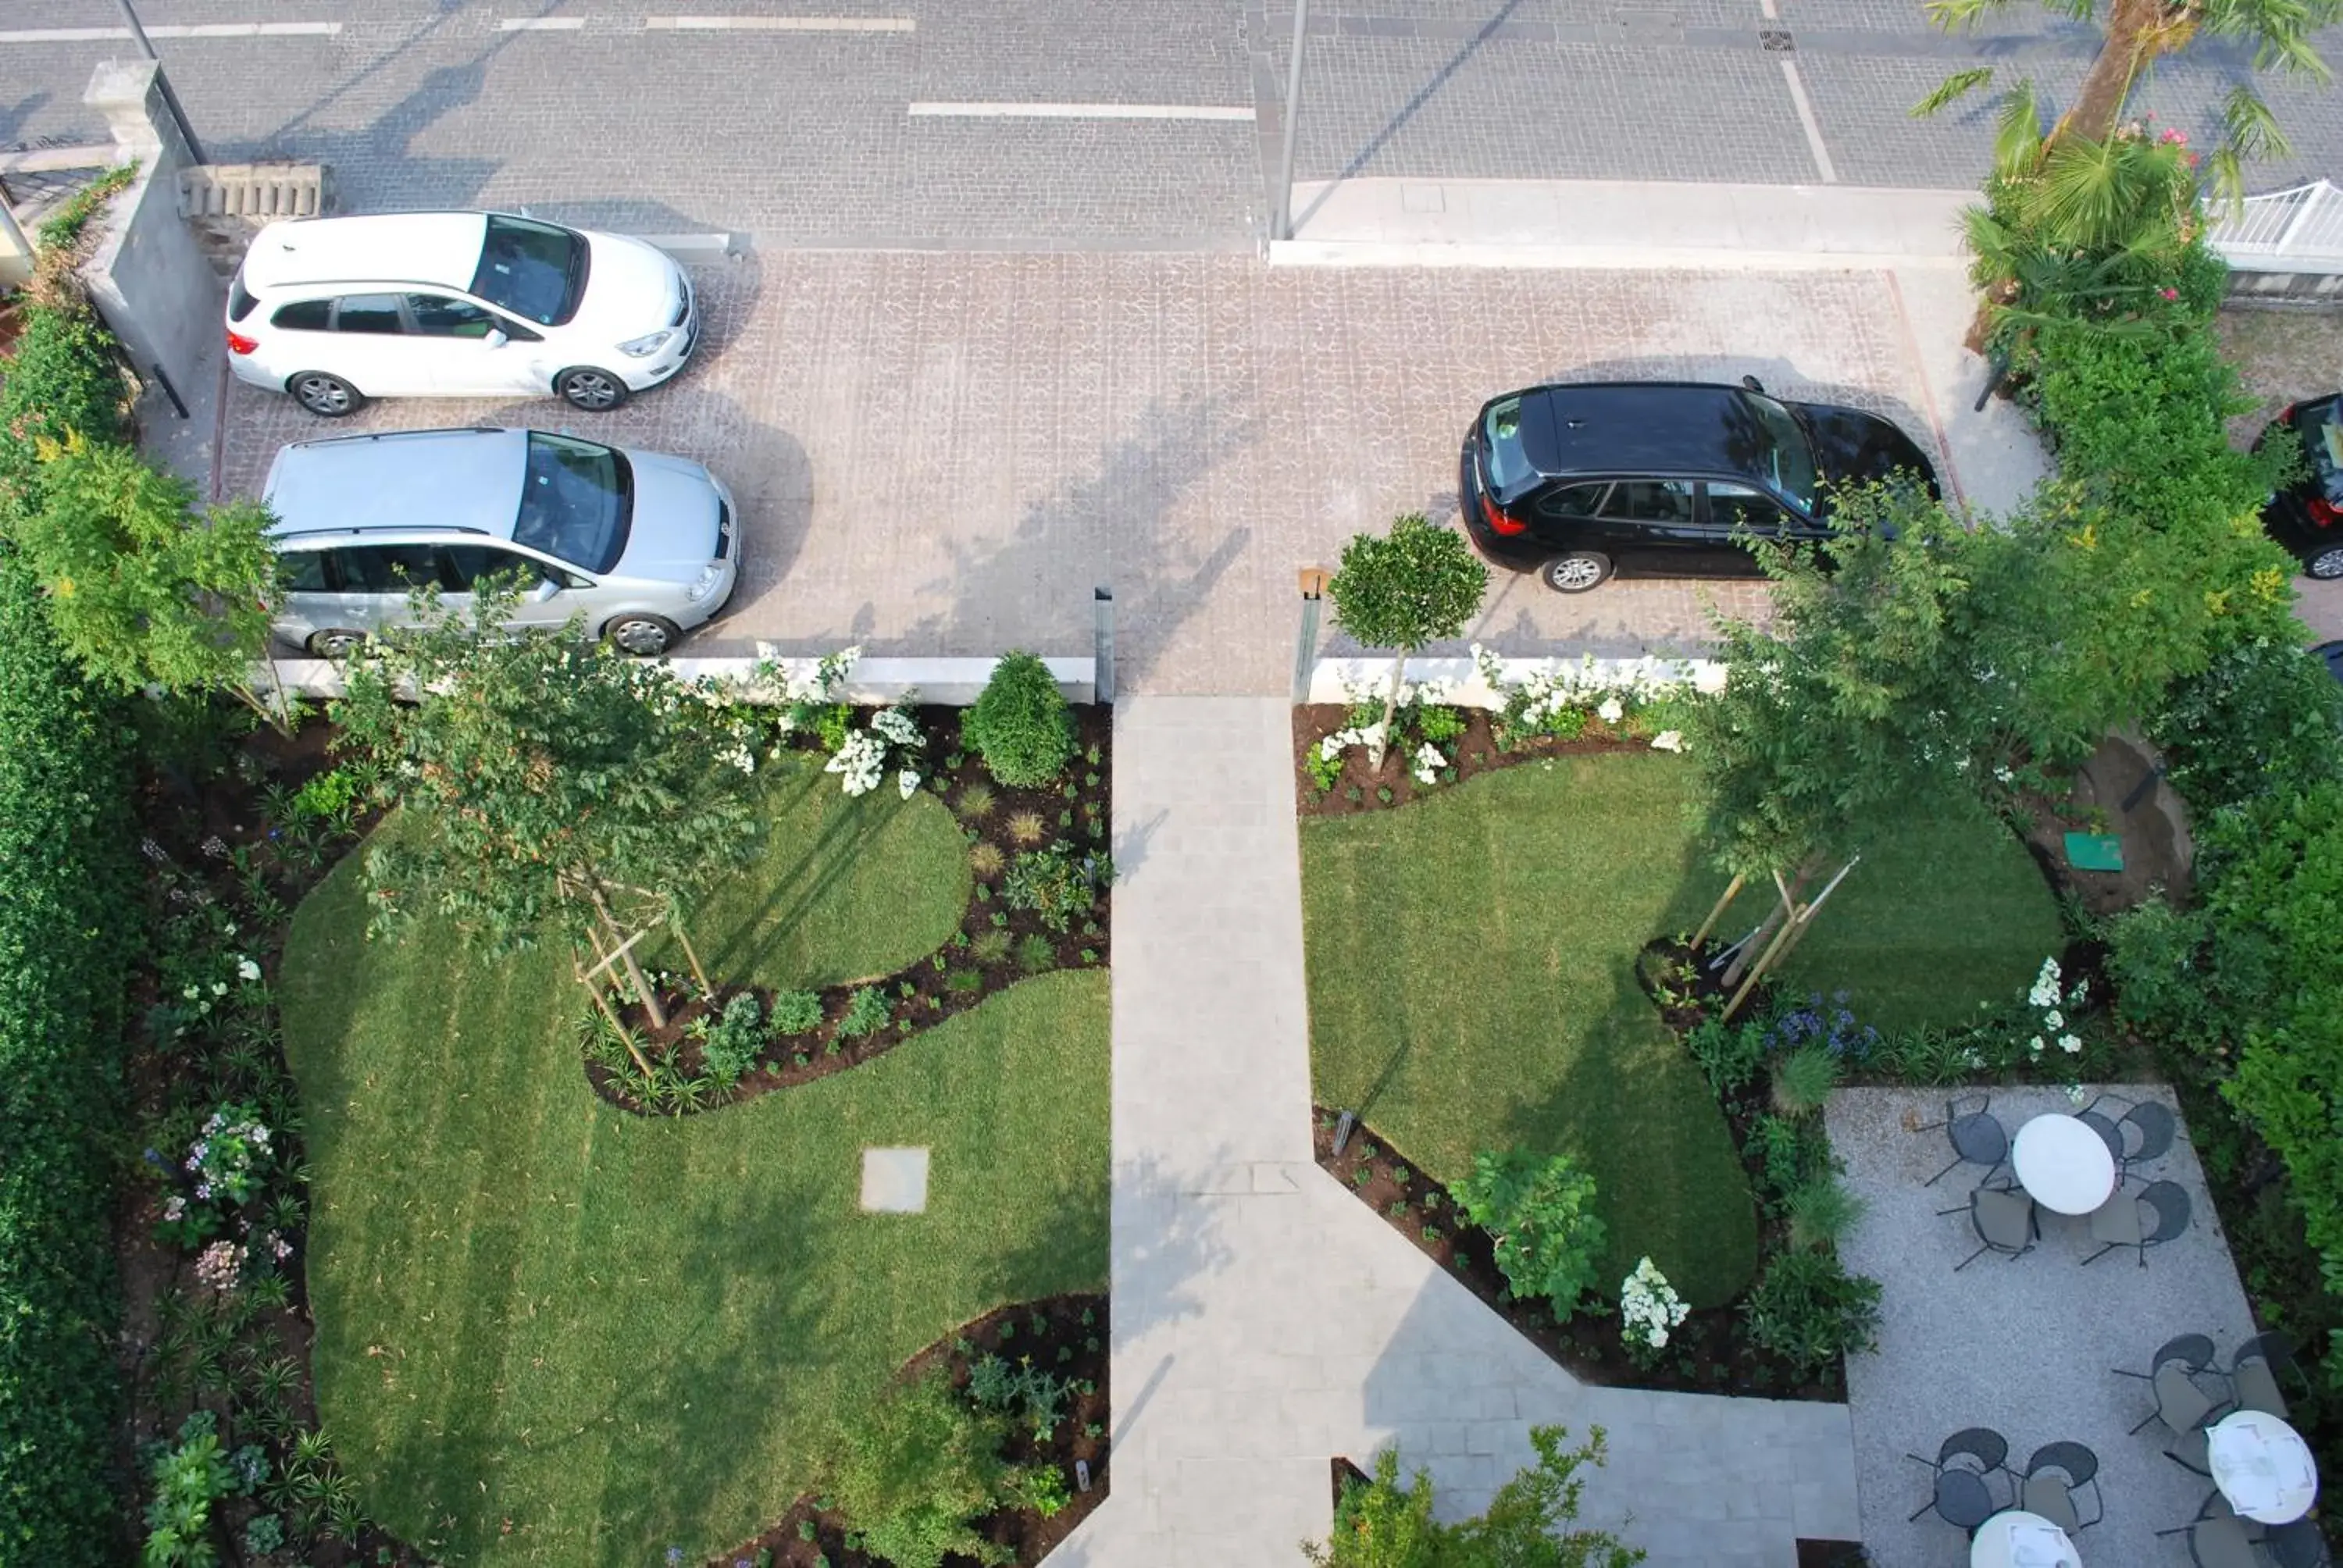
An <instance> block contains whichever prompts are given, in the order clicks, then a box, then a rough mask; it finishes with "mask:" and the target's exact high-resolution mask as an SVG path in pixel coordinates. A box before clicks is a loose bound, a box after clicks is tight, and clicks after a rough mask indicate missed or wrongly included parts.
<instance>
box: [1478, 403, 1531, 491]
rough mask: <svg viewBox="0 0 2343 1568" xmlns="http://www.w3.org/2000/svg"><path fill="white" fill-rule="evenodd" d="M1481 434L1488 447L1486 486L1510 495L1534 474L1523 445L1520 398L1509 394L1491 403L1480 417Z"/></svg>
mask: <svg viewBox="0 0 2343 1568" xmlns="http://www.w3.org/2000/svg"><path fill="white" fill-rule="evenodd" d="M1481 434H1482V436H1483V437H1484V438H1485V439H1486V443H1487V446H1488V448H1489V488H1490V489H1491V490H1493V491H1494V492H1495V493H1496V494H1497V495H1498V496H1500V497H1507V496H1511V495H1513V493H1514V492H1515V491H1517V490H1519V489H1520V488H1521V487H1522V486H1523V485H1524V484H1527V483H1528V482H1529V481H1530V480H1531V479H1532V478H1534V477H1536V472H1537V471H1536V470H1535V469H1534V468H1533V467H1530V456H1529V453H1527V452H1526V451H1524V450H1523V448H1522V400H1521V399H1520V398H1518V397H1508V398H1506V399H1505V400H1504V401H1503V402H1502V403H1492V404H1490V405H1489V411H1488V413H1487V414H1486V415H1484V416H1483V417H1482V419H1481Z"/></svg>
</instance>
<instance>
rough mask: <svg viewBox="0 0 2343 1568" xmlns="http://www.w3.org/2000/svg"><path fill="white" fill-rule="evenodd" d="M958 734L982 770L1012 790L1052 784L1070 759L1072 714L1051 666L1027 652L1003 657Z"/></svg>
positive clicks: (1072, 736)
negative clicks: (1052, 673)
mask: <svg viewBox="0 0 2343 1568" xmlns="http://www.w3.org/2000/svg"><path fill="white" fill-rule="evenodd" d="M960 740H961V743H962V744H964V745H965V746H967V747H968V749H970V750H971V751H974V752H975V753H976V754H977V755H978V756H979V757H981V758H982V759H984V768H985V771H986V772H988V773H990V774H991V775H992V776H993V778H994V779H998V780H1000V781H1001V783H1003V784H1006V785H1008V786H1009V787H1010V788H1011V789H1037V788H1039V787H1040V786H1041V785H1044V784H1047V783H1050V782H1051V780H1053V779H1056V778H1057V777H1058V775H1059V774H1061V773H1062V772H1064V771H1065V770H1066V764H1067V763H1068V762H1070V761H1071V760H1072V759H1073V755H1074V718H1073V713H1072V711H1071V709H1068V708H1067V706H1066V699H1065V694H1064V693H1063V692H1061V691H1060V690H1059V689H1058V681H1057V678H1056V677H1055V676H1052V675H1051V673H1050V667H1049V666H1048V665H1046V664H1043V663H1042V662H1041V660H1040V659H1039V658H1035V657H1034V656H1033V655H1031V654H1030V653H1005V654H1002V655H1001V659H1000V662H999V663H997V664H995V665H994V666H993V667H992V678H990V680H987V681H986V682H985V683H984V689H983V690H982V691H981V692H980V693H978V695H977V699H976V701H975V702H973V703H972V704H970V707H969V709H968V711H967V712H966V713H964V714H962V715H961V716H960Z"/></svg>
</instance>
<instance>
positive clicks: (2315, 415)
mask: <svg viewBox="0 0 2343 1568" xmlns="http://www.w3.org/2000/svg"><path fill="white" fill-rule="evenodd" d="M2335 410H2336V404H2335V401H2334V400H2333V399H2332V398H2330V399H2328V401H2326V402H2324V403H2313V404H2311V405H2309V406H2308V407H2303V408H2299V409H2298V410H2296V412H2295V416H2294V422H2295V426H2296V427H2297V428H2298V429H2299V430H2300V431H2301V432H2302V449H2303V452H2304V453H2305V454H2306V455H2307V456H2308V457H2309V458H2310V477H2312V478H2313V479H2315V480H2317V481H2318V491H2319V494H2321V495H2323V496H2325V497H2326V498H2328V500H2329V501H2331V502H2334V503H2336V504H2338V505H2343V424H2338V423H2337V422H2336V418H2335Z"/></svg>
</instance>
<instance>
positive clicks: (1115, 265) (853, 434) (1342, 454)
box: [223, 251, 2006, 693]
mask: <svg viewBox="0 0 2343 1568" xmlns="http://www.w3.org/2000/svg"><path fill="white" fill-rule="evenodd" d="M695 276H697V277H698V278H699V282H700V287H701V297H702V299H703V301H704V302H705V305H706V308H707V312H708V328H707V347H705V348H703V349H702V351H701V354H700V357H699V360H698V361H697V362H696V363H695V364H693V365H692V366H691V367H689V368H688V369H686V370H685V371H684V372H683V374H682V375H681V376H680V377H678V378H677V380H676V381H675V382H673V383H672V384H670V385H669V386H667V387H661V388H659V389H657V390H655V391H653V392H651V393H649V394H646V395H644V396H642V397H638V398H636V399H635V400H634V401H633V402H632V403H630V404H629V405H628V407H625V408H623V409H621V410H619V411H618V412H617V413H615V414H612V415H608V416H603V417H593V416H588V415H584V414H580V413H578V412H576V411H574V410H571V409H569V408H568V407H566V406H564V405H561V404H558V403H554V402H551V401H538V402H514V403H509V404H499V403H497V402H495V401H479V400H471V401H461V402H458V401H441V400H432V399H402V400H399V401H397V402H387V403H381V404H377V405H376V406H374V407H370V408H368V409H367V410H366V411H365V412H363V413H362V414H360V415H359V416H357V417H355V418H353V419H350V420H348V421H346V422H343V423H341V424H339V425H335V424H329V423H327V422H322V421H318V420H317V419H314V418H312V417H310V416H308V415H307V414H305V413H303V412H302V411H301V410H300V409H298V408H297V407H295V406H294V405H293V404H292V403H291V402H290V400H289V399H287V398H284V397H277V396H275V395H271V394H266V393H262V392H258V391H256V390H253V389H251V388H248V387H244V386H242V385H241V384H238V385H236V387H233V388H232V389H231V394H230V397H229V398H228V403H227V421H228V423H227V429H226V437H225V440H224V443H223V445H224V448H225V450H224V453H223V476H224V479H225V485H226V489H227V490H228V491H229V492H230V493H235V494H247V493H252V492H253V491H255V490H256V488H257V487H258V485H259V483H260V481H261V479H262V477H263V476H264V474H265V473H266V467H267V465H268V462H269V460H270V459H271V457H273V455H274V453H275V451H276V449H277V447H278V445H279V444H281V443H283V442H286V441H288V440H298V439H309V438H314V437H322V436H331V435H337V434H355V433H358V432H361V431H366V430H379V429H391V428H411V427H430V426H445V425H453V424H483V423H486V424H495V423H507V424H534V425H538V426H543V427H554V428H559V427H568V428H571V429H574V430H576V431H577V432H578V433H580V434H602V435H607V436H608V437H609V438H612V439H615V440H618V441H620V442H624V443H630V444H634V445H639V446H641V447H648V448H650V449H652V450H664V451H672V452H679V453H682V454H684V455H686V456H689V457H697V458H700V459H702V460H704V461H706V462H707V463H709V465H710V466H711V467H713V468H714V469H715V470H716V471H717V472H718V473H719V474H720V475H722V476H723V477H725V478H726V479H728V480H729V482H730V484H731V485H732V487H733V488H734V490H735V491H736V492H737V493H738V495H739V498H740V501H741V504H742V509H743V514H744V529H745V532H744V542H743V551H744V556H743V568H742V569H743V584H742V588H741V589H740V591H739V594H738V595H737V596H736V598H735V600H734V604H733V607H732V609H731V611H730V613H729V618H727V619H726V620H724V621H722V622H719V625H718V627H717V628H713V629H712V630H711V631H710V632H709V633H704V634H702V635H701V636H700V637H699V638H697V639H696V640H695V641H694V642H693V643H692V644H691V645H690V646H691V648H692V649H693V651H695V652H703V653H722V652H748V651H749V650H750V648H752V646H753V645H754V644H755V643H757V642H759V641H765V642H770V643H774V644H776V645H778V646H779V648H781V650H782V651H784V652H790V653H805V652H820V651H824V650H826V649H829V648H835V647H839V646H840V645H843V644H845V643H847V642H850V641H851V642H860V643H861V644H863V645H864V647H865V648H868V649H869V650H870V652H872V653H874V654H880V653H884V654H950V655H980V654H989V653H994V652H998V651H999V650H1000V649H1001V648H1003V647H1008V646H1028V647H1032V648H1036V649H1038V650H1039V651H1042V652H1047V653H1073V654H1079V653H1086V652H1088V651H1089V650H1090V642H1091V593H1092V589H1093V588H1096V587H1097V586H1099V585H1101V584H1104V585H1109V586H1111V588H1113V590H1114V593H1115V598H1116V605H1117V612H1118V618H1119V619H1118V625H1119V631H1120V648H1119V651H1120V655H1121V683H1122V686H1123V688H1124V689H1129V690H1151V691H1186V692H1208V691H1210V692H1252V693H1269V692H1277V691H1283V690H1285V689H1287V685H1288V681H1289V678H1290V671H1291V668H1292V638H1293V636H1294V632H1295V628H1296V624H1297V608H1296V601H1295V592H1294V576H1293V574H1294V572H1295V570H1296V568H1300V567H1303V566H1309V565H1327V566H1331V565H1332V564H1333V562H1334V560H1335V559H1336V558H1337V557H1338V556H1339V554H1340V551H1341V548H1342V542H1343V540H1344V539H1346V538H1348V537H1349V536H1350V535H1352V534H1353V533H1354V532H1356V531H1358V530H1360V529H1363V528H1380V527H1383V526H1384V525H1386V524H1387V523H1388V521H1389V520H1390V518H1392V517H1393V515H1395V514H1396V513H1399V512H1401V511H1405V510H1412V509H1422V510H1424V511H1426V512H1429V513H1430V514H1432V515H1433V516H1434V517H1435V518H1453V516H1454V508H1455V485H1456V451H1457V446H1458V443H1459V441H1460V439H1461V437H1462V436H1463V430H1464V427H1465V426H1466V425H1467V424H1468V423H1469V422H1470V420H1471V419H1472V417H1473V413H1474V412H1475V410H1476V409H1477V408H1478V407H1479V406H1480V405H1481V403H1482V402H1483V400H1484V399H1485V398H1487V397H1492V396H1493V395H1495V394H1496V393H1498V392H1501V391H1504V390H1507V389H1510V388H1512V387H1520V386H1525V385H1530V384H1534V383H1535V382H1538V381H1541V380H1547V379H1595V378H1622V379H1630V378H1654V377H1685V378H1694V379H1721V380H1733V379H1736V378H1738V377H1740V376H1741V375H1743V374H1745V373H1754V374H1755V375H1756V376H1758V377H1760V378H1761V379H1762V380H1763V381H1764V382H1765V385H1766V386H1767V387H1769V388H1770V389H1772V390H1774V391H1775V392H1777V393H1779V394H1781V395H1783V396H1785V397H1806V398H1815V399H1821V400H1826V401H1841V402H1847V403H1853V404H1855V405H1857V406H1860V407H1868V408H1872V409H1875V410H1877V411H1879V412H1882V413H1885V414H1886V415H1888V416H1890V417H1894V418H1895V419H1896V421H1897V422H1898V423H1899V424H1901V425H1902V426H1903V427H1905V428H1906V430H1908V431H1910V432H1911V433H1912V435H1913V436H1914V437H1916V439H1918V440H1919V441H1920V443H1921V445H1922V446H1923V447H1924V448H1936V449H1938V450H1939V451H1940V452H1941V447H1940V446H1939V442H1938V438H1937V437H1936V416H1935V415H1934V414H1932V413H1931V412H1930V410H1931V408H1932V407H1936V408H1938V409H1942V408H1944V407H1950V406H1952V404H1953V398H1952V397H1947V396H1946V395H1945V394H1943V393H1940V392H1932V390H1931V386H1930V373H1928V372H1927V371H1926V367H1925V366H1924V362H1923V361H1922V359H1921V357H1920V353H1919V350H1918V347H1917V342H1918V339H1917V338H1916V337H1915V336H1914V334H1913V333H1912V331H1911V327H1910V321H1909V318H1908V316H1907V306H1909V305H1910V304H1911V303H1912V302H1914V301H1915V300H1916V298H1917V297H1916V295H1915V294H1914V293H1913V288H1914V286H1915V285H1914V284H1913V282H1912V280H1911V279H1909V278H1906V279H1905V280H1904V281H1903V282H1902V283H1901V284H1899V282H1898V279H1897V276H1896V275H1893V274H1889V273H1885V272H1878V271H1865V270H1847V271H1821V272H1804V273H1797V274H1787V275H1770V274H1742V273H1733V272H1697V271H1687V272H1667V273H1651V274H1646V273H1638V272H1634V271H1623V270H1605V271H1583V272H1521V271H1476V272H1439V271H1430V272H1427V271H1416V270H1387V269H1361V270H1348V269H1318V268H1278V267H1268V266H1262V264H1261V263H1260V262H1258V261H1256V260H1253V259H1252V258H1250V257H1242V256H1159V255H1137V254H1125V255H1077V254H1023V255H984V256H967V255H962V256H938V255H933V254H927V253H917V252H804V251H799V252H781V253H775V254H751V255H749V256H744V257H741V258H739V259H736V260H734V261H731V262H728V263H724V264H720V265H718V266H709V267H702V268H699V269H697V271H696V273H695ZM1947 280H1948V281H1947V286H1954V285H1956V282H1957V280H1956V279H1951V278H1950V275H1949V274H1948V275H1947ZM1955 352H1956V351H1955ZM1956 396H1957V394H1956ZM2005 439H2006V437H2005V435H2004V434H2003V433H2000V432H1993V431H1988V432H1986V433H1985V434H1984V435H1983V436H1981V437H1979V440H1980V442H1981V443H1982V445H1980V447H1979V450H1980V451H1984V452H1986V457H1987V458H1990V457H1991V450H1990V448H1992V447H1993V444H1994V443H1997V442H2003V441H2005ZM1956 456H1961V454H1959V453H1958V452H1957V451H1956ZM1969 466H1970V459H1969V458H1968V457H1962V461H1961V462H1960V463H1959V464H1957V465H1955V467H1956V469H1958V470H1961V471H1966V468H1967V467H1969ZM1764 606H1765V593H1764V590H1763V588H1761V587H1760V586H1758V585H1756V584H1754V583H1751V582H1748V581H1746V580H1739V581H1725V582H1707V583H1702V582H1694V581H1686V580H1664V581H1663V580H1654V581H1642V582H1635V581H1624V582H1614V583H1612V584H1607V585H1605V586H1604V587H1603V588H1599V589H1597V590H1596V591H1594V593H1591V594H1586V595H1581V596H1569V597H1565V596H1563V595H1558V594H1554V593H1552V592H1550V591H1548V590H1546V589H1545V588H1542V587H1540V586H1539V585H1538V584H1537V582H1536V581H1535V580H1534V578H1523V577H1519V576H1515V575H1513V574H1511V573H1504V572H1500V573H1498V574H1496V577H1495V580H1494V581H1493V585H1492V588H1491V592H1490V595H1489V598H1488V599H1487V600H1486V602H1485V603H1484V605H1483V610H1482V613H1481V616H1480V618H1479V619H1478V620H1477V622H1476V623H1475V624H1474V625H1473V627H1472V628H1470V632H1469V638H1472V639H1477V640H1481V641H1484V642H1487V643H1489V644H1490V645H1491V646H1493V647H1497V648H1503V649H1504V650H1505V651H1507V652H1511V653H1518V654H1535V653H1546V652H1568V653H1576V652H1580V651H1593V652H1596V653H1602V654H1630V655H1631V654H1642V653H1690V652H1696V651H1698V650H1699V649H1700V648H1703V647H1704V646H1705V645H1706V643H1707V642H1708V640H1709V637H1710V627H1711V621H1710V614H1711V611H1712V610H1716V611H1721V612H1724V613H1727V614H1731V615H1736V616H1743V617H1750V616H1756V615H1760V614H1762V613H1763V610H1764ZM1328 646H1329V650H1330V651H1335V652H1340V651H1343V650H1345V648H1346V646H1347V645H1346V644H1344V643H1343V642H1342V639H1341V638H1339V636H1338V637H1335V638H1332V639H1331V641H1330V643H1329V645H1328ZM1442 651H1453V652H1462V651H1463V644H1462V643H1461V642H1460V643H1459V644H1458V645H1457V647H1456V648H1453V649H1444V650H1442Z"/></svg>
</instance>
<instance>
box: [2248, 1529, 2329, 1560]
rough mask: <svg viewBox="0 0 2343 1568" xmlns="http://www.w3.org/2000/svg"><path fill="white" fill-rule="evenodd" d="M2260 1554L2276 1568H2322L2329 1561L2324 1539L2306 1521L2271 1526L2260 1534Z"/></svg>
mask: <svg viewBox="0 0 2343 1568" xmlns="http://www.w3.org/2000/svg"><path fill="white" fill-rule="evenodd" d="M2262 1550H2263V1551H2265V1552H2267V1553H2269V1559H2270V1561H2271V1562H2272V1563H2277V1564H2278V1568H2321V1564H2323V1563H2327V1562H2328V1555H2327V1537H2326V1535H2325V1533H2322V1532H2321V1531H2320V1530H2319V1528H2318V1524H2317V1523H2316V1522H2314V1521H2312V1520H2308V1519H2298V1520H2296V1521H2295V1522H2294V1523H2291V1524H2273V1525H2271V1526H2270V1527H2269V1528H2268V1529H2267V1530H2265V1531H2263V1532H2262Z"/></svg>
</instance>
